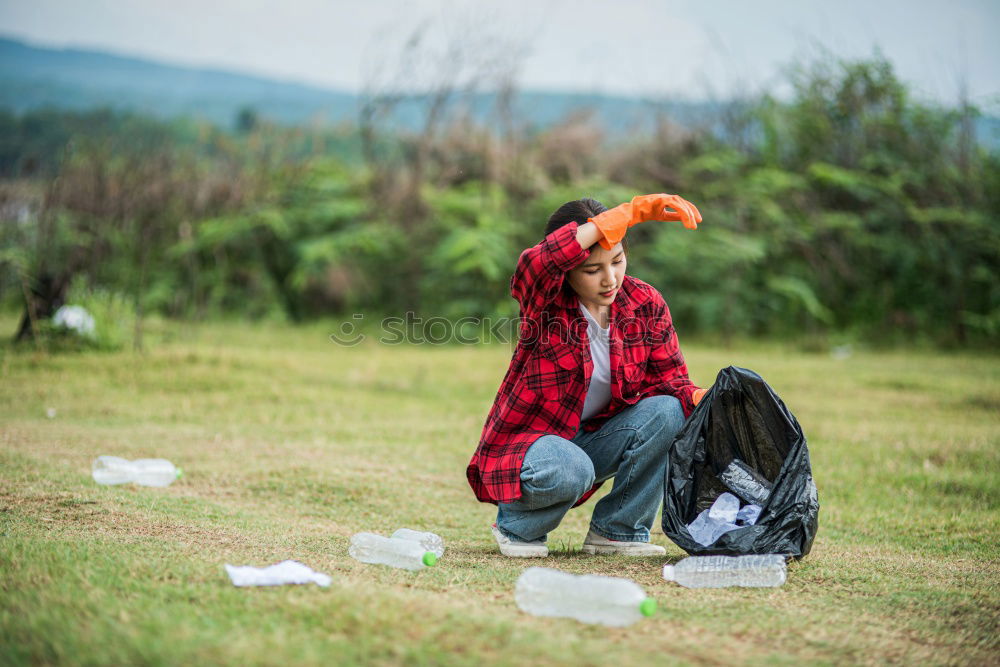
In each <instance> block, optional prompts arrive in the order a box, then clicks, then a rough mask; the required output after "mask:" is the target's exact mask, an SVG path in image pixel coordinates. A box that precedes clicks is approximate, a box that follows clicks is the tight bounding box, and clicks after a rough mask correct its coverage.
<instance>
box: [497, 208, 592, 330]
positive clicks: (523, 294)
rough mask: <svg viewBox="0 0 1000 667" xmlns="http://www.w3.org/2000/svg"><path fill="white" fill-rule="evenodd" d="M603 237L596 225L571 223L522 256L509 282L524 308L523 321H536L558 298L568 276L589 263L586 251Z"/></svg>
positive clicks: (513, 295) (513, 294)
mask: <svg viewBox="0 0 1000 667" xmlns="http://www.w3.org/2000/svg"><path fill="white" fill-rule="evenodd" d="M581 230H582V231H581ZM600 233H601V232H600V230H598V229H597V227H595V226H594V224H593V223H590V222H588V223H586V224H583V225H579V226H578V223H576V222H570V223H568V224H566V225H563V226H562V227H560V228H558V229H556V230H555V231H553V232H552V233H550V234H549V235H548V236H546V237H545V238H544V239H542V241H540V242H539V243H538V244H537V245H534V246H532V247H530V248H528V249H526V250H525V251H524V252H522V253H521V256H520V257H518V260H517V267H516V268H515V269H514V275H513V276H511V279H510V295H511V296H512V297H514V298H515V299H517V302H518V303H519V304H520V305H521V316H522V317H523V318H525V319H534V318H536V317H537V316H538V315H539V314H540V313H541V311H542V310H543V309H544V308H545V306H546V305H548V304H549V303H550V302H551V301H552V300H553V299H554V298H555V297H556V295H557V294H558V293H559V288H560V287H562V284H563V279H564V278H565V276H566V272H567V271H569V270H570V269H572V268H573V267H574V266H576V265H578V264H580V263H581V262H583V260H585V259H587V248H589V247H590V246H592V245H593V244H594V243H596V242H597V239H598V238H600V236H598V235H600Z"/></svg>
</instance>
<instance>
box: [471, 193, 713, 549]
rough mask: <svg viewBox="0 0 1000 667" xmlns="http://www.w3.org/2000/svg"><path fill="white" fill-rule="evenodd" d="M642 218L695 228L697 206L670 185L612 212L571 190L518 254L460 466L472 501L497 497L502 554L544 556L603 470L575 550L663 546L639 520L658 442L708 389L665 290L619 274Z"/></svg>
mask: <svg viewBox="0 0 1000 667" xmlns="http://www.w3.org/2000/svg"><path fill="white" fill-rule="evenodd" d="M668 207H669V208H671V209H673V211H671V210H669V209H668ZM649 220H660V221H681V222H683V223H684V226H685V227H687V228H689V229H696V228H697V226H698V223H699V222H701V214H700V213H699V212H698V209H697V208H695V206H694V205H693V204H691V203H690V202H687V201H685V200H684V199H682V198H680V197H678V196H676V195H666V194H657V195H643V196H640V197H635V198H633V199H632V201H631V202H629V203H626V204H622V205H620V206H617V207H615V208H613V209H611V210H607V209H606V208H605V207H604V206H603V205H602V204H600V203H599V202H597V201H595V200H593V199H581V200H577V201H571V202H568V203H566V204H564V205H563V206H561V207H560V208H559V210H557V211H556V212H555V213H553V214H552V217H551V218H550V219H549V223H548V226H547V227H546V230H545V238H544V240H543V241H541V242H540V243H539V244H538V245H536V246H534V247H532V248H528V249H527V250H525V251H524V252H522V253H521V256H520V258H519V259H518V262H517V268H516V269H515V272H514V276H513V277H512V278H511V295H512V296H513V297H514V298H515V299H517V300H518V302H519V303H520V306H521V332H520V333H521V335H520V339H519V341H518V344H517V349H516V350H515V352H514V357H513V359H512V360H511V363H510V367H509V368H508V369H507V374H506V375H505V376H504V378H503V382H502V383H501V386H500V390H499V392H498V393H497V396H496V399H495V400H494V403H493V407H492V409H491V410H490V413H489V416H488V417H487V418H486V424H485V426H484V427H483V432H482V436H481V437H480V441H479V446H478V447H477V448H476V452H475V454H473V456H472V461H471V462H470V463H469V466H468V470H467V475H468V479H469V484H470V485H471V486H472V489H473V491H475V494H476V498H477V499H479V500H480V501H482V502H489V503H494V504H496V505H497V518H496V523H495V524H493V535H494V537H495V538H496V541H497V544H498V545H499V547H500V552H501V553H502V554H504V555H505V556H515V557H544V556H547V555H548V547H547V546H546V544H545V542H546V536H547V534H548V533H549V532H550V531H552V530H553V529H554V528H555V527H556V526H557V525H559V522H560V521H561V520H562V517H563V516H564V515H565V514H566V512H567V511H568V510H569V509H570V508H571V507H576V506H577V505H579V504H581V503H583V502H584V501H585V500H586V499H587V498H589V497H590V496H591V494H593V493H594V491H596V490H597V488H598V487H599V486H600V485H601V484H602V483H603V482H604V481H605V480H607V479H610V478H612V477H614V478H615V482H614V486H613V487H612V490H611V492H610V493H609V494H608V495H606V496H605V497H604V498H602V499H601V500H600V502H598V503H597V505H596V506H595V507H594V513H593V516H592V518H591V522H590V531H589V532H588V534H587V537H586V539H585V540H584V543H583V550H584V552H586V553H591V554H594V553H622V554H631V555H640V556H649V555H659V554H663V553H665V550H664V549H663V548H662V547H660V546H658V545H655V544H650V543H649V531H650V528H651V527H652V525H653V521H654V519H655V517H656V511H657V509H659V505H660V501H661V500H662V498H663V472H664V465H665V461H666V452H667V447H668V446H669V445H670V443H671V441H672V440H673V438H674V435H675V434H676V433H677V431H678V430H679V429H680V428H681V426H682V425H683V423H684V420H685V418H686V417H687V416H688V415H690V413H691V411H692V410H693V409H694V406H695V405H696V404H697V402H698V401H699V400H700V399H701V396H702V395H703V394H704V391H705V390H703V389H700V388H698V387H696V386H695V385H694V384H693V383H692V382H691V380H690V379H689V378H688V373H687V366H686V365H685V363H684V357H683V356H682V355H681V351H680V348H679V347H678V343H677V335H676V333H675V332H674V328H673V325H672V323H671V320H670V311H669V309H668V308H667V304H666V302H665V301H664V300H663V297H662V296H661V295H660V293H659V292H657V291H656V289H654V288H653V287H652V286H650V285H648V284H647V283H645V282H643V281H641V280H638V279H636V278H633V277H632V276H629V275H626V273H625V267H626V253H625V247H624V245H623V243H622V241H623V239H624V236H625V232H626V230H627V228H628V227H631V226H633V225H636V224H639V223H641V222H645V221H649Z"/></svg>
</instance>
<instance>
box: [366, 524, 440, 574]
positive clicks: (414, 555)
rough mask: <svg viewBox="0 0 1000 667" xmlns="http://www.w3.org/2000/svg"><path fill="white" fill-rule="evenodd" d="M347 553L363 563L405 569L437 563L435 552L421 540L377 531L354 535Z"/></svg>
mask: <svg viewBox="0 0 1000 667" xmlns="http://www.w3.org/2000/svg"><path fill="white" fill-rule="evenodd" d="M347 553H349V554H350V555H351V557H352V558H354V559H355V560H359V561H361V562H362V563H375V564H378V565H388V566H389V567H399V568H402V569H404V570H422V569H424V568H425V567H431V566H432V565H434V564H435V563H437V556H436V555H435V554H434V552H433V551H427V550H426V549H425V548H424V547H423V546H421V545H420V543H419V542H415V541H413V540H401V539H399V538H392V537H383V536H382V535H376V534H375V533H357V534H356V535H353V536H352V537H351V546H350V548H349V549H348V550H347Z"/></svg>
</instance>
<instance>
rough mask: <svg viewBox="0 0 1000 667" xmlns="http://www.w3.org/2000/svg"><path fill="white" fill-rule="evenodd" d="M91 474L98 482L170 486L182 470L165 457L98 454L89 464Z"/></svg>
mask: <svg viewBox="0 0 1000 667" xmlns="http://www.w3.org/2000/svg"><path fill="white" fill-rule="evenodd" d="M91 474H92V475H93V476H94V481H95V482H97V483H98V484H105V485H110V484H127V483H128V482H135V483H136V484H139V485H140V486H170V484H171V483H172V482H173V481H174V480H175V479H177V478H178V477H180V476H181V475H182V474H183V471H182V470H181V469H180V468H178V467H176V466H174V464H173V463H171V462H170V461H168V460H166V459H136V460H135V461H129V460H128V459H123V458H119V457H117V456H98V457H97V458H96V459H95V460H94V463H93V465H92V466H91Z"/></svg>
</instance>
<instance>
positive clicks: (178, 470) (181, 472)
mask: <svg viewBox="0 0 1000 667" xmlns="http://www.w3.org/2000/svg"><path fill="white" fill-rule="evenodd" d="M183 474H184V471H183V470H182V469H180V468H178V469H177V477H176V478H175V479H180V477H181V475H183Z"/></svg>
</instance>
